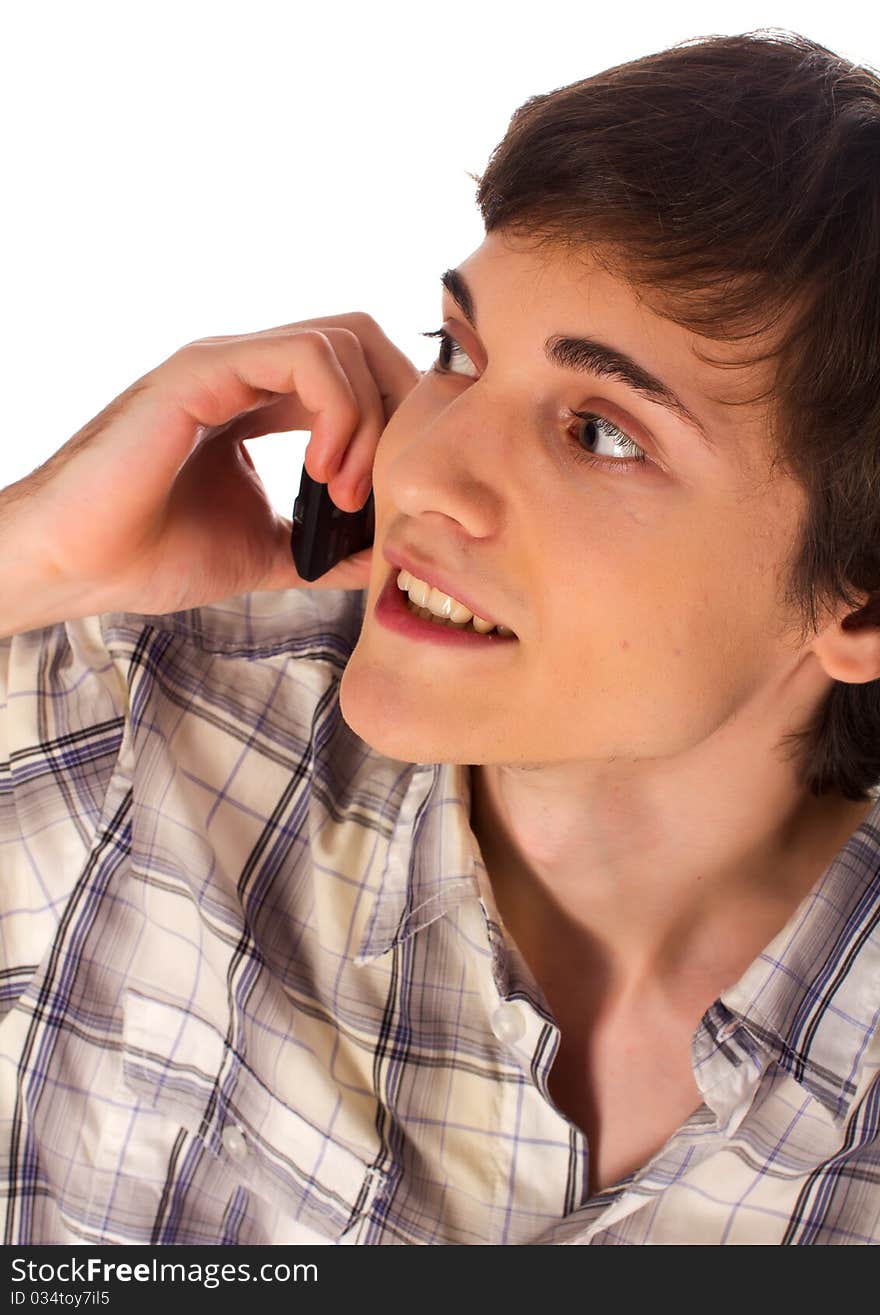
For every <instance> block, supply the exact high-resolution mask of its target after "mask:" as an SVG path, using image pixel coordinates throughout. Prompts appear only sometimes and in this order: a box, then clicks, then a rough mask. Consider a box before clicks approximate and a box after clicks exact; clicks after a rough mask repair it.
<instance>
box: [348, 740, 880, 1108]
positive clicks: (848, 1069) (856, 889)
mask: <svg viewBox="0 0 880 1315" xmlns="http://www.w3.org/2000/svg"><path fill="white" fill-rule="evenodd" d="M402 787H403V798H402V802H401V805H400V808H399V811H398V814H397V817H396V820H395V823H394V827H393V831H392V835H391V840H390V843H389V846H388V853H387V858H386V862H385V866H384V869H383V872H382V877H381V880H380V884H379V889H378V891H377V893H376V896H375V900H374V905H373V908H372V912H371V914H370V916H369V917H368V918H367V922H366V931H365V933H364V936H363V940H362V942H361V946H360V949H359V952H358V954H357V956H356V958H355V962H356V963H358V964H363V963H367V962H369V961H370V960H371V959H375V958H377V957H378V956H379V955H382V954H385V953H386V952H387V951H388V950H390V949H391V948H392V947H393V946H395V945H398V944H399V943H400V942H401V941H404V940H406V938H407V937H409V936H412V935H414V934H415V933H416V932H417V931H420V930H421V929H422V928H423V927H427V926H428V925H429V924H430V923H432V922H433V921H434V920H435V919H437V918H439V917H441V916H442V915H443V914H444V913H446V912H447V910H449V909H451V908H454V907H455V906H456V905H457V904H460V903H461V901H462V900H464V899H467V898H469V897H472V896H477V897H478V898H479V895H480V890H481V885H480V881H479V879H478V869H477V865H476V862H475V853H474V844H475V840H474V836H473V832H472V830H471V826H470V802H471V785H470V768H469V767H467V766H459V765H456V764H449V763H439V764H431V765H426V764H415V765H412V766H411V767H410V768H409V771H408V775H407V777H406V778H405V779H404V781H403V782H402ZM878 922H880V793H878V797H877V800H876V802H875V806H874V808H873V809H872V811H871V813H870V814H869V816H868V817H867V818H866V819H865V821H864V822H862V824H861V825H860V826H859V828H858V829H857V830H856V831H855V832H854V833H853V835H852V836H851V837H850V838H849V840H848V841H847V843H846V844H845V845H844V847H843V849H842V850H841V851H840V852H839V854H838V855H837V856H836V858H835V859H834V860H833V861H832V863H831V864H830V866H829V867H828V868H827V869H826V871H825V872H824V873H823V874H822V876H821V877H820V879H819V880H818V881H817V883H816V884H815V886H814V887H813V889H812V891H811V892H810V893H809V894H808V895H807V896H806V897H805V899H804V900H803V901H802V902H801V904H800V905H799V906H798V908H797V909H796V910H795V912H794V914H793V915H792V917H791V918H790V919H789V920H788V922H787V923H786V924H785V926H784V927H783V928H782V930H781V931H780V932H779V933H778V934H777V935H776V936H775V937H774V939H773V940H772V941H771V942H770V944H769V945H768V946H767V947H766V949H765V950H764V951H763V952H762V953H761V954H759V955H758V956H757V958H756V959H754V960H753V962H752V963H751V965H750V966H749V967H748V968H747V969H746V971H745V973H743V975H742V977H740V979H739V980H738V981H737V982H736V983H735V985H733V986H732V987H730V988H728V989H727V990H725V991H724V992H723V993H722V994H721V996H720V997H719V999H720V1001H721V1003H722V1005H723V1006H725V1008H726V1010H727V1011H729V1014H730V1015H731V1017H732V1019H733V1020H734V1021H735V1022H739V1023H740V1024H741V1025H742V1026H743V1027H744V1028H745V1029H746V1031H747V1033H748V1034H749V1038H750V1040H751V1043H752V1045H753V1046H756V1047H757V1048H758V1049H759V1051H761V1052H763V1053H764V1054H765V1056H766V1057H767V1058H768V1059H769V1060H775V1061H776V1063H777V1064H778V1065H779V1066H780V1068H782V1069H784V1070H785V1071H786V1072H788V1073H790V1074H791V1076H792V1077H793V1078H794V1079H795V1080H796V1081H797V1082H798V1083H799V1084H800V1085H801V1086H802V1087H803V1088H804V1089H805V1090H806V1091H807V1092H808V1093H809V1094H810V1095H811V1096H813V1097H815V1098H816V1099H817V1100H818V1101H820V1102H821V1104H822V1105H823V1106H824V1107H825V1108H826V1109H827V1110H828V1111H829V1113H830V1114H831V1115H832V1117H833V1118H834V1119H835V1120H839V1119H842V1118H844V1117H845V1115H846V1113H847V1111H848V1110H849V1107H850V1105H851V1103H852V1100H853V1097H854V1096H855V1094H856V1091H857V1090H858V1083H859V1075H860V1071H861V1066H862V1063H863V1061H864V1057H865V1055H866V1053H867V1052H868V1050H869V1042H870V1040H871V1039H872V1037H873V1035H874V1033H875V1032H876V1030H877V1018H878V1000H880V930H878ZM746 1046H747V1048H749V1042H746Z"/></svg>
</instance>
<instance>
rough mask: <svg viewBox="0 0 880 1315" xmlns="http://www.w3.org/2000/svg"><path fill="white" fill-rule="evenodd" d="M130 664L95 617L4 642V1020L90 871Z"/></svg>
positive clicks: (0, 905) (0, 982)
mask: <svg viewBox="0 0 880 1315" xmlns="http://www.w3.org/2000/svg"><path fill="white" fill-rule="evenodd" d="M127 665H128V664H127V662H126V661H125V660H124V659H123V658H122V657H120V656H119V655H118V654H117V655H116V656H114V655H112V654H111V653H110V651H109V650H108V647H107V643H106V640H105V633H104V625H103V619H102V618H101V617H100V616H91V617H85V618H82V619H79V620H76V621H68V622H58V623H57V624H55V625H52V626H46V627H43V628H42V629H38V630H31V631H27V632H26V633H24V634H20V635H13V636H8V637H6V638H4V639H0V1016H2V1015H4V1014H5V1013H7V1012H8V1010H9V1009H10V1008H11V1007H12V1006H13V1005H14V1004H15V1002H16V1000H17V999H18V998H19V996H20V995H21V994H22V992H23V991H24V990H26V988H27V986H28V983H29V982H30V980H31V978H32V977H33V975H34V972H35V970H36V968H37V966H38V965H39V963H40V960H41V959H42V958H43V956H44V954H45V953H46V952H47V950H48V948H49V946H50V945H51V943H52V941H53V938H54V933H55V930H56V928H57V927H58V924H59V922H60V920H61V919H62V918H63V916H64V910H65V907H66V905H67V902H68V899H69V897H70V894H71V891H72V890H73V888H74V886H75V884H76V882H77V881H78V880H80V879H81V875H82V873H83V871H84V869H85V867H86V863H87V859H88V856H89V852H90V849H91V847H92V845H93V842H94V840H95V836H96V835H97V833H98V827H99V823H100V820H101V814H102V810H103V808H104V803H105V799H106V796H107V791H108V786H109V784H110V781H111V779H112V777H113V772H114V768H115V766H116V763H117V761H118V759H119V755H120V750H121V747H122V745H123V741H124V733H125V728H126V725H127V721H128V714H129V705H128V691H127V679H126V671H127Z"/></svg>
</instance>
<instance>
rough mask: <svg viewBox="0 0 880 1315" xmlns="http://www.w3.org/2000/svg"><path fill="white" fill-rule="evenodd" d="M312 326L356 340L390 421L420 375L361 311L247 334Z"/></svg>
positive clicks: (220, 339)
mask: <svg viewBox="0 0 880 1315" xmlns="http://www.w3.org/2000/svg"><path fill="white" fill-rule="evenodd" d="M304 328H313V329H321V330H326V329H333V328H342V329H349V330H351V331H352V332H353V333H354V334H356V336H357V338H358V339H359V341H360V344H361V347H362V348H363V352H364V356H365V357H366V361H367V365H368V366H369V368H370V371H371V373H372V375H373V378H374V379H375V381H376V384H377V385H378V388H379V394H380V396H381V398H382V402H383V406H384V409H385V419H386V421H388V420H390V419H391V417H392V415H393V414H394V412H395V411H396V410H397V408H398V406H399V405H400V403H401V402H402V401H403V399H404V398H405V397H406V396H407V394H408V393H409V392H410V391H411V390H412V389H413V388H414V387H415V385H416V384H417V383H418V381H419V378H420V377H421V372H420V371H419V370H417V369H416V367H415V366H414V365H413V363H412V361H411V360H410V359H409V357H408V356H407V355H406V354H405V353H404V352H402V351H401V350H400V348H399V347H398V346H397V345H396V343H394V342H392V341H391V339H390V338H389V337H388V335H387V334H386V333H385V332H384V330H383V329H382V328H381V326H380V325H379V324H378V323H377V322H376V321H375V320H374V319H373V317H372V315H368V314H367V313H366V312H365V311H348V312H346V313H344V314H341V315H321V316H317V317H316V318H315V319H311V320H299V321H297V322H296V323H293V324H278V325H276V326H275V327H274V328H271V329H261V330H260V331H259V332H258V333H255V334H253V335H248V336H252V337H262V336H264V335H266V334H274V333H281V332H289V331H290V330H296V329H304ZM202 341H205V342H212V341H218V342H224V341H228V339H223V338H219V339H203V340H202Z"/></svg>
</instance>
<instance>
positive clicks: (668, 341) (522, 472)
mask: <svg viewBox="0 0 880 1315" xmlns="http://www.w3.org/2000/svg"><path fill="white" fill-rule="evenodd" d="M458 269H459V272H460V274H461V275H462V276H463V278H464V280H465V282H466V285H467V288H468V290H469V292H470V294H471V296H472V299H473V309H474V318H475V321H476V325H477V328H476V329H474V328H473V327H471V325H470V324H469V323H468V321H467V319H466V317H465V315H464V313H463V312H462V310H461V309H460V308H459V307H458V306H457V304H456V302H455V301H454V300H453V297H452V296H451V295H450V293H449V292H448V291H447V290H445V289H444V290H443V303H442V304H443V323H444V327H445V328H446V330H447V331H448V333H449V334H450V335H451V336H452V337H453V338H454V339H455V341H456V343H457V345H458V348H460V350H456V352H455V354H454V356H453V359H452V362H451V372H450V373H447V374H439V373H436V372H434V371H433V370H430V371H428V372H426V373H425V374H424V375H423V377H422V379H421V382H420V383H419V384H418V385H417V386H416V388H415V389H414V390H413V391H412V392H411V393H410V395H409V396H408V397H407V398H406V400H405V401H404V403H403V404H402V405H401V406H400V407H399V409H398V410H397V411H396V413H395V414H394V416H393V417H392V419H391V421H390V423H389V424H388V426H387V428H386V429H385V432H384V434H383V436H382V440H381V443H380V445H379V449H378V453H377V457H376V463H375V467H374V478H373V488H374V496H375V508H376V536H375V548H374V555H373V565H372V572H371V577H370V584H369V589H368V593H367V602H366V614H365V618H364V624H363V629H362V633H361V635H360V638H359V641H358V643H357V646H356V648H355V650H354V653H353V654H352V657H351V659H350V661H349V663H348V666H347V668H346V671H345V673H344V676H343V680H342V685H341V690H340V699H341V707H342V712H343V716H344V717H345V720H346V721H347V722H348V724H349V725H350V726H351V727H352V728H353V729H354V730H355V731H356V732H357V733H358V734H359V735H360V736H361V737H362V738H363V739H364V740H365V741H366V742H367V743H368V744H370V745H372V746H373V747H374V748H375V749H377V750H378V751H379V752H381V753H384V754H386V755H388V756H390V757H393V758H397V759H400V760H402V761H407V762H456V763H473V764H476V763H517V764H525V763H528V764H539V763H553V762H563V761H569V760H578V761H583V760H610V759H615V758H624V759H627V758H628V759H630V760H633V759H643V758H654V757H666V756H668V755H674V754H678V753H681V752H683V751H685V750H687V749H688V748H690V747H691V746H694V745H696V744H697V743H699V742H700V741H702V740H703V739H705V738H706V737H707V736H709V735H711V734H712V732H713V731H715V730H716V729H717V728H718V727H719V726H721V725H722V724H723V723H725V722H726V721H728V720H729V719H731V718H733V717H735V715H736V713H737V711H738V709H739V708H740V707H742V706H743V705H744V703H745V702H746V701H747V700H749V699H750V697H751V696H752V695H753V694H755V693H756V692H759V691H763V690H764V689H765V687H766V686H768V684H770V683H773V682H778V681H781V680H783V679H784V677H785V674H786V672H787V671H788V670H789V669H791V667H792V666H793V665H794V664H795V662H796V661H797V654H796V652H795V651H794V649H793V648H792V647H791V643H792V641H791V640H790V639H786V638H785V635H786V633H789V632H787V631H786V630H785V626H786V624H788V625H790V624H791V623H792V619H793V618H792V617H791V615H788V614H783V613H782V611H781V605H780V601H779V592H780V580H781V568H782V564H783V560H784V558H785V556H786V554H787V553H788V552H789V551H790V548H791V545H792V542H793V540H794V538H795V535H796V533H797V529H798V525H799V521H800V518H801V516H802V514H803V513H804V511H805V501H804V495H803V493H802V491H801V490H800V488H799V487H798V486H797V485H795V484H794V483H793V481H791V480H790V479H789V478H788V477H782V476H779V477H777V478H775V479H773V480H771V479H770V478H769V475H768V470H769V459H770V453H769V442H768V440H767V437H766V434H765V432H764V429H765V424H764V422H765V419H766V416H765V413H764V412H762V411H759V410H757V409H756V408H755V407H754V406H752V407H739V408H736V407H733V408H731V407H725V406H724V405H723V404H720V403H719V401H718V400H717V399H718V398H719V397H721V396H728V397H730V396H737V395H741V394H742V393H743V392H744V393H745V394H746V395H752V396H754V395H756V394H757V393H759V392H760V391H761V387H755V384H756V379H757V377H756V376H755V375H752V374H746V373H745V372H743V371H738V370H728V371H725V370H723V369H721V368H719V367H718V366H714V365H712V364H707V363H706V362H703V361H700V360H699V359H698V357H697V356H696V355H695V354H694V351H693V348H694V346H695V345H697V344H699V345H701V347H702V349H703V350H704V351H706V352H708V354H709V355H711V356H712V357H713V359H724V356H723V350H724V349H723V348H721V347H720V346H719V345H718V344H710V343H708V342H707V341H706V340H704V339H698V338H696V337H694V335H692V334H690V333H688V332H687V331H685V330H683V329H681V328H679V327H678V326H676V325H674V324H672V323H671V322H670V321H668V320H666V319H662V318H660V317H659V316H658V315H656V314H655V313H653V312H652V311H650V310H649V309H648V308H647V306H646V305H645V303H644V302H642V301H640V299H639V298H638V297H637V295H636V294H635V293H634V292H633V291H632V290H631V289H629V288H628V287H627V286H626V285H625V284H624V283H622V282H620V281H618V280H617V279H614V278H612V277H611V276H610V275H609V274H608V273H606V272H605V271H603V270H602V269H601V268H600V267H599V266H598V265H596V264H595V263H593V262H591V261H588V259H587V258H586V257H585V256H580V257H578V258H577V259H575V258H573V257H571V256H567V255H564V254H561V253H554V254H551V255H548V254H547V252H546V251H545V252H543V253H540V254H538V253H536V252H535V251H534V250H533V249H532V250H531V251H530V250H529V248H528V246H527V245H526V244H524V243H519V244H517V245H513V244H512V243H511V242H510V240H509V239H504V238H502V237H501V236H499V235H497V234H493V235H490V236H489V237H487V238H486V239H485V241H484V242H483V243H482V244H481V246H480V247H478V248H477V250H476V251H475V252H473V254H471V255H470V256H469V257H468V258H467V259H466V260H465V261H464V262H462V263H461V264H460V265H459V266H458ZM556 335H564V336H566V337H589V338H591V339H596V340H598V341H600V342H601V343H603V344H606V345H608V346H610V347H612V348H614V349H616V350H617V351H618V352H620V353H625V354H626V355H627V356H629V357H631V358H632V359H633V360H634V361H635V362H637V363H638V364H639V365H640V366H641V367H643V369H644V370H646V371H648V372H650V374H651V375H653V376H656V377H657V378H658V379H659V380H661V381H662V382H663V383H664V384H665V385H667V386H668V388H669V389H671V390H672V392H673V393H674V394H675V395H676V396H677V398H678V399H679V400H680V401H681V402H683V403H684V405H685V406H686V407H687V408H688V409H689V410H690V411H691V412H693V413H695V414H696V416H697V417H699V419H700V420H701V421H702V422H703V424H704V425H705V428H706V430H707V431H708V434H709V438H710V440H711V446H708V445H706V444H705V443H704V442H703V440H702V439H701V438H700V436H699V434H698V433H697V432H696V431H695V430H694V429H693V428H692V427H691V426H690V425H689V424H688V423H687V422H686V420H684V419H683V418H682V417H681V416H680V415H678V414H673V413H672V412H671V411H670V410H668V409H666V408H664V407H663V406H661V405H660V404H659V403H658V402H656V401H652V400H648V399H647V398H646V397H645V396H642V395H640V394H639V393H638V392H636V391H634V390H633V389H632V388H631V387H629V386H628V385H627V384H625V383H623V382H620V381H617V380H613V379H607V378H600V377H598V375H597V374H596V373H595V371H591V372H590V373H584V372H582V371H579V370H577V369H575V368H574V367H573V366H572V365H570V364H569V365H567V366H565V367H564V368H563V367H560V365H559V364H556V363H553V362H551V361H550V360H548V359H547V356H546V355H545V350H544V344H545V340H547V339H548V338H550V337H551V336H556ZM758 382H759V383H760V385H761V386H763V385H764V384H765V383H766V377H762V378H761V379H760V380H758ZM713 399H714V400H713ZM575 411H581V412H589V413H592V415H594V416H596V417H598V418H599V422H598V423H597V421H596V420H584V419H580V418H578V417H576V416H574V415H572V412H575ZM626 440H629V442H627V441H626ZM633 444H634V445H636V446H635V448H634V447H633V446H632V445H633ZM639 450H641V451H642V452H644V454H645V457H646V460H644V461H641V462H639V461H635V460H633V456H634V455H637V454H638V451H639ZM579 456H580V457H587V458H589V457H591V456H593V457H596V458H597V459H602V458H604V461H602V464H597V465H591V464H589V463H588V461H586V460H581V459H579ZM624 461H626V462H627V463H628V467H627V468H624V466H623V464H622V463H623V462H624ZM393 549H398V550H399V551H400V552H402V553H403V554H404V556H409V557H412V556H415V557H416V559H417V561H418V563H420V564H421V563H425V564H426V567H425V574H426V575H427V576H428V578H429V580H430V576H431V571H430V569H429V567H433V568H435V569H436V572H437V574H438V575H439V576H441V577H442V579H443V580H444V581H448V582H449V584H448V585H447V592H449V593H451V594H453V595H455V594H456V585H459V586H460V591H461V594H463V595H464V597H465V598H467V599H470V600H471V601H472V602H475V603H477V604H478V605H479V604H482V605H483V609H484V612H485V614H487V615H488V616H489V617H490V618H494V619H495V620H497V621H500V622H502V623H503V624H504V625H506V626H507V627H509V628H510V629H511V630H513V631H514V632H515V634H516V636H517V639H516V640H515V641H511V642H507V643H495V644H491V645H490V644H480V645H445V644H439V643H433V642H430V641H425V640H419V639H414V638H411V637H409V636H407V635H404V634H401V633H398V632H397V631H394V630H391V629H388V628H386V627H385V626H384V625H382V624H381V623H380V622H379V620H377V618H376V615H375V607H376V602H377V599H378V597H379V595H380V593H381V592H382V589H383V588H384V586H385V585H386V583H387V580H388V578H389V576H396V574H397V568H395V567H392V565H391V564H390V563H389V561H388V560H386V557H385V556H384V555H383V554H384V551H385V550H389V551H391V550H393ZM478 610H479V608H478Z"/></svg>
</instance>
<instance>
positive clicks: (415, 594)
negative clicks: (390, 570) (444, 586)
mask: <svg viewBox="0 0 880 1315" xmlns="http://www.w3.org/2000/svg"><path fill="white" fill-rule="evenodd" d="M397 587H398V589H402V590H403V592H404V593H407V594H409V597H410V601H411V602H412V603H413V604H414V605H415V606H416V607H417V608H421V609H423V610H426V611H427V612H429V613H431V614H432V615H433V616H436V617H440V618H441V620H447V621H452V622H453V623H455V624H456V625H465V624H466V623H467V622H468V621H471V622H472V623H473V627H474V629H475V630H476V632H477V634H479V635H488V633H489V631H490V630H495V629H496V628H497V630H498V633H499V635H512V634H513V631H512V630H508V628H507V627H506V626H498V627H496V626H495V625H494V623H493V622H492V621H486V620H485V618H484V617H482V616H475V615H474V613H473V612H472V611H471V610H470V609H469V608H467V607H465V605H464V603H460V602H458V600H457V599H456V598H451V597H450V596H449V594H444V593H441V591H440V590H439V589H434V588H432V587H431V585H429V584H426V583H425V581H424V580H419V579H418V578H417V577H416V576H414V575H410V573H409V571H401V572H400V573H399V575H398V577H397Z"/></svg>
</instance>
